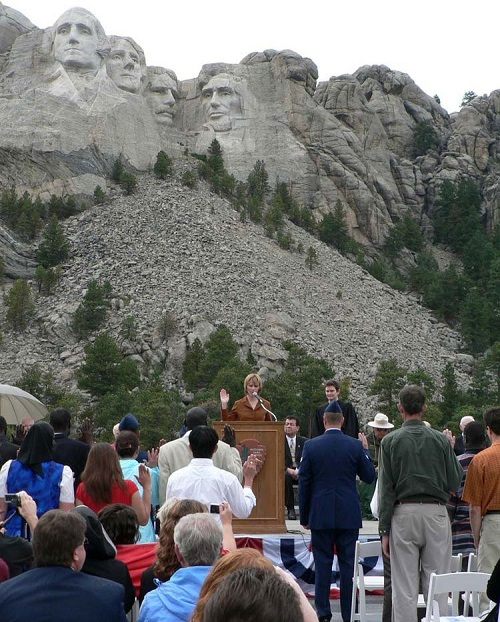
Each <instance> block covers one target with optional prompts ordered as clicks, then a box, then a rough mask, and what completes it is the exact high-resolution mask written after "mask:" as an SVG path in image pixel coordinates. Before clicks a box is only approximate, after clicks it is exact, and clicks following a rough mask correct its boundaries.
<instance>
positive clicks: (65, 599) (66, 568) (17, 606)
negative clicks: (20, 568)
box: [0, 510, 126, 622]
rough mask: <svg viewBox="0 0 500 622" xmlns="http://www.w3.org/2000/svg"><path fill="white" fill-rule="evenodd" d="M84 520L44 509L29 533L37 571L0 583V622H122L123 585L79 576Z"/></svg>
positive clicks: (83, 556)
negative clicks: (44, 511) (68, 621)
mask: <svg viewBox="0 0 500 622" xmlns="http://www.w3.org/2000/svg"><path fill="white" fill-rule="evenodd" d="M85 529H86V523H85V520H84V519H83V518H82V517H81V516H79V515H78V514H76V513H74V512H64V511H63V510H49V511H48V512H46V513H45V514H44V515H43V516H42V517H41V518H40V520H39V521H38V524H37V526H36V527H35V530H34V532H33V540H32V544H33V555H34V558H35V565H36V568H34V569H33V570H28V572H24V573H23V574H20V575H19V576H17V577H14V578H13V579H9V580H8V581H5V583H2V584H0V611H1V612H2V614H1V617H2V620H8V621H9V622H33V620H36V622H67V620H71V622H88V621H89V620H92V622H126V617H125V609H124V607H123V595H124V589H123V585H121V584H120V583H116V582H115V581H109V580H108V579H103V578H101V577H93V576H91V575H88V574H84V573H83V572H80V570H81V568H82V566H83V564H84V562H85V557H86V553H85Z"/></svg>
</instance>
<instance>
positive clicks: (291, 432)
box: [285, 417, 307, 520]
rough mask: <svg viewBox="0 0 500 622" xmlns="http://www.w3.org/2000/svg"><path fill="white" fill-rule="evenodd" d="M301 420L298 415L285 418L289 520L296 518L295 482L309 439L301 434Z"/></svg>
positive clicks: (286, 499)
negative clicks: (303, 448)
mask: <svg viewBox="0 0 500 622" xmlns="http://www.w3.org/2000/svg"><path fill="white" fill-rule="evenodd" d="M299 429H300V427H299V420H298V419H297V417H287V418H286V419H285V507H286V511H287V516H288V519H289V520H296V519H297V515H296V514H295V503H294V498H293V484H294V482H296V481H297V479H298V477H299V464H300V458H301V457H302V447H304V443H305V442H306V441H307V438H305V437H304V436H299V435H298V432H299Z"/></svg>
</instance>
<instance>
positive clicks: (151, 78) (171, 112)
mask: <svg viewBox="0 0 500 622" xmlns="http://www.w3.org/2000/svg"><path fill="white" fill-rule="evenodd" d="M144 96H145V97H146V100H147V102H148V105H149V107H150V108H151V111H152V113H153V115H154V117H155V119H156V122H157V123H159V124H160V125H172V123H173V120H174V117H175V114H176V112H177V101H178V99H179V94H178V88H177V77H176V75H175V73H174V72H173V71H170V70H169V69H164V68H163V67H148V81H147V86H146V90H145V92H144Z"/></svg>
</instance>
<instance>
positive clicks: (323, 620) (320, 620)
mask: <svg viewBox="0 0 500 622" xmlns="http://www.w3.org/2000/svg"><path fill="white" fill-rule="evenodd" d="M331 619H332V616H331V614H330V615H329V616H320V617H319V618H318V622H330V620H331Z"/></svg>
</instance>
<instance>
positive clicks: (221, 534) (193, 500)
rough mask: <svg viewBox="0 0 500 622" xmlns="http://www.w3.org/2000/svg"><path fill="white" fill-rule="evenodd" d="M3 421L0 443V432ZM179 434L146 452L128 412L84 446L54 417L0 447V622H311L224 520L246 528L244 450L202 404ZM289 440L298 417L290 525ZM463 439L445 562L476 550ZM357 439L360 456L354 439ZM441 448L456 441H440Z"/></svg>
mask: <svg viewBox="0 0 500 622" xmlns="http://www.w3.org/2000/svg"><path fill="white" fill-rule="evenodd" d="M334 405H335V404H334ZM329 409H330V405H327V407H326V411H327V412H328V411H329ZM337 409H338V410H339V412H340V407H337ZM340 414H341V413H340ZM2 419H3V418H2V417H0V433H4V436H5V430H6V425H5V420H3V421H2ZM338 419H339V425H338V427H339V428H340V422H341V417H338ZM471 419H472V418H471ZM328 421H329V420H328V418H327V423H328ZM186 425H187V431H186V434H185V436H183V437H181V439H178V441H172V445H171V446H170V447H166V450H165V451H163V449H162V451H158V450H151V451H149V452H145V451H143V450H141V448H140V440H139V425H138V422H137V419H136V418H135V417H134V416H133V415H132V414H130V413H129V414H127V415H125V417H124V418H123V419H122V421H121V422H120V424H118V429H117V430H116V434H115V439H114V443H113V444H110V443H93V442H92V439H88V438H87V442H82V441H76V440H73V439H69V430H70V416H69V413H68V412H67V411H66V410H65V409H62V408H57V409H56V410H55V411H53V412H52V413H51V415H50V424H49V423H46V422H43V421H40V422H36V423H33V421H31V423H27V424H26V425H25V426H23V429H22V430H19V429H18V431H17V437H16V438H17V440H18V441H19V444H18V445H17V444H16V443H9V442H5V443H4V444H2V445H1V446H2V447H3V452H2V453H1V454H0V459H1V463H0V465H1V469H0V619H1V620H2V622H3V620H5V621H7V622H28V621H29V622H32V620H36V621H37V622H44V621H45V620H46V621H47V622H48V621H49V620H50V621H51V622H58V621H59V620H60V621H61V622H62V621H63V620H64V621H66V620H68V619H71V620H72V621H73V620H75V621H76V622H79V621H80V620H81V621H82V622H83V621H86V620H96V621H97V622H100V621H101V620H102V622H104V621H106V622H113V621H115V620H116V621H120V622H123V621H124V620H126V619H127V614H129V615H128V619H138V622H160V621H167V622H168V621H172V622H174V621H175V622H181V621H184V622H188V621H190V622H204V621H206V622H219V621H221V622H222V621H223V622H239V621H241V620H245V621H249V622H253V621H254V620H255V622H257V621H259V622H276V621H277V622H281V620H283V622H285V621H286V622H295V621H297V622H312V621H313V620H314V621H315V620H318V614H317V613H316V611H315V610H314V608H313V607H312V606H311V604H310V603H309V602H308V600H307V599H306V597H305V595H304V593H303V591H302V590H301V589H300V587H299V585H298V583H297V581H296V580H295V578H294V577H293V575H291V574H290V573H289V572H287V571H285V570H283V569H281V568H278V567H275V566H273V564H272V563H271V561H270V560H269V559H267V558H266V557H265V556H264V555H263V554H262V553H260V552H258V551H256V550H254V549H251V548H242V549H238V548H237V545H236V540H235V537H234V533H233V529H232V518H233V512H234V515H235V516H237V517H241V518H245V517H247V516H248V515H249V514H250V512H251V511H252V509H253V507H254V506H255V504H256V502H257V501H256V497H255V494H254V492H253V491H252V483H253V479H254V477H255V474H256V472H257V462H258V460H257V459H256V457H255V456H253V455H252V454H250V456H249V457H248V459H247V460H246V461H245V462H244V464H242V463H241V459H240V458H239V456H238V454H237V450H235V449H234V430H233V438H231V434H230V429H229V430H225V438H227V439H228V440H229V444H227V443H225V442H224V441H222V440H219V438H218V435H217V433H216V432H215V430H213V429H212V428H210V427H209V426H208V425H207V421H206V414H205V413H204V411H203V410H202V409H200V408H194V409H191V411H188V413H187V416H186ZM367 425H368V427H372V428H374V429H375V431H377V430H379V428H380V430H382V432H383V433H380V434H378V435H377V434H375V435H374V437H373V440H374V451H375V450H376V452H377V453H378V451H379V449H380V442H381V439H382V438H383V437H384V436H385V435H387V434H389V433H390V430H391V428H392V427H394V426H392V424H390V423H388V420H387V417H386V416H385V415H383V414H381V413H378V414H377V416H376V418H375V420H374V421H373V422H369V423H368V424H367ZM226 427H227V426H226ZM327 427H328V426H327ZM297 431H298V425H297V420H296V419H295V421H294V418H293V417H289V418H287V420H286V423H285V433H286V435H287V441H286V442H287V447H288V451H289V453H290V465H291V466H289V467H288V468H287V469H286V470H285V473H288V475H289V476H290V477H289V481H288V485H289V490H288V492H287V495H288V499H289V502H288V503H286V507H287V511H288V515H289V518H290V515H291V513H292V509H293V483H294V479H295V480H296V479H297V477H298V476H299V475H300V473H299V471H300V469H299V463H300V453H301V452H302V448H303V444H304V443H305V440H306V439H305V438H303V437H298V436H297ZM462 431H463V440H464V442H465V446H464V452H466V453H464V454H460V456H459V458H458V461H459V463H460V464H461V467H463V470H464V474H463V479H462V483H461V486H460V488H459V490H457V491H454V492H453V493H452V494H451V496H450V499H449V501H448V512H449V516H450V520H451V525H452V531H453V552H454V553H457V552H461V553H463V554H464V555H468V554H470V553H471V552H474V551H475V550H476V542H475V538H474V534H473V530H472V529H471V523H470V518H469V512H468V505H469V504H468V503H466V502H465V501H464V499H463V498H462V493H463V491H464V484H465V477H466V475H465V473H466V472H467V468H468V467H469V464H470V462H471V460H472V457H473V455H475V454H476V453H479V452H480V451H482V450H483V449H484V447H485V446H486V444H487V443H486V441H485V439H486V437H485V431H484V427H483V426H482V425H480V424H479V423H478V422H474V421H469V422H464V426H463V428H462ZM446 433H447V431H445V434H446ZM361 437H363V441H362V442H363V447H365V445H366V447H365V449H367V448H368V444H367V442H366V438H364V434H363V433H361V434H360V440H361ZM441 438H442V436H441ZM496 438H500V435H499V436H498V437H494V438H493V440H494V441H495V439H496ZM70 441H71V442H70ZM375 441H378V443H375ZM450 442H452V444H453V443H454V442H455V439H454V438H453V439H452V438H451V436H450ZM11 445H12V447H11ZM168 445H170V444H168ZM384 446H385V445H382V447H384ZM13 448H14V449H13ZM187 448H189V455H190V457H189V459H188V458H187V455H188V454H187V453H186V452H187ZM233 449H234V451H233ZM306 451H307V450H306ZM217 454H219V455H220V456H222V454H224V459H223V460H222V457H220V458H219V462H218V463H219V464H224V466H221V467H218V466H216V464H215V461H214V460H213V457H214V456H216V455H217ZM159 457H160V465H161V460H162V458H163V460H164V464H166V465H167V466H166V467H165V471H164V473H163V476H164V477H163V480H162V478H161V475H162V474H161V472H160V470H159V468H158V459H159ZM372 459H373V457H372ZM366 460H368V461H370V462H371V460H370V458H368V457H367V458H366ZM186 461H187V462H186ZM373 461H374V462H375V463H376V462H377V460H376V457H375V459H373ZM238 462H239V464H238ZM174 463H175V464H176V468H172V465H173V464H174ZM302 465H303V463H302ZM165 474H166V477H165ZM160 481H162V483H163V484H164V487H165V490H163V495H162V494H161V490H160ZM299 482H300V476H299ZM163 484H162V486H163ZM377 486H378V484H377ZM373 487H375V482H373ZM466 490H467V489H466ZM372 492H373V488H372V489H371V491H370V494H371V493H372ZM165 493H166V498H165V501H164V503H163V504H162V505H161V507H160V499H162V497H165ZM375 499H378V496H377V494H375V497H374V500H375ZM440 505H443V504H442V503H441V504H440ZM212 506H215V507H212ZM289 506H290V507H289ZM300 508H303V505H302V504H301V505H300ZM214 509H215V510H216V511H215V512H214ZM374 512H375V510H374ZM498 513H500V512H498V511H496V510H494V511H491V512H489V514H492V515H495V514H498ZM293 514H295V511H294V510H293ZM302 523H303V524H304V525H305V522H304V521H302ZM450 555H451V550H450ZM391 557H392V556H391ZM388 559H389V558H387V559H384V572H385V573H388V576H384V578H385V579H387V581H386V583H385V588H386V592H387V593H388V594H389V605H386V602H385V601H384V616H383V620H384V622H385V620H386V619H390V617H391V604H390V601H391V599H390V590H391V575H390V567H391V563H390V561H388ZM341 590H342V585H341ZM487 596H488V597H489V598H490V599H491V600H492V601H493V602H496V603H498V602H499V600H500V561H499V562H498V563H497V564H496V567H495V569H494V570H493V573H492V575H491V579H490V584H489V586H488V593H487ZM497 610H498V605H497V608H496V610H495V613H496V611H497ZM131 612H132V613H131ZM386 615H388V616H389V617H388V618H386ZM131 616H133V617H132V618H131ZM343 617H344V618H345V617H346V616H345V615H344V616H343ZM319 619H320V620H326V619H330V618H328V616H323V617H322V616H319ZM347 619H348V617H347Z"/></svg>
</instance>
